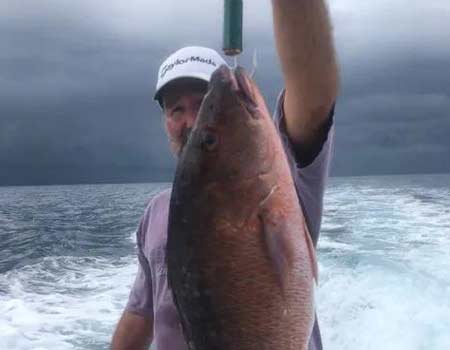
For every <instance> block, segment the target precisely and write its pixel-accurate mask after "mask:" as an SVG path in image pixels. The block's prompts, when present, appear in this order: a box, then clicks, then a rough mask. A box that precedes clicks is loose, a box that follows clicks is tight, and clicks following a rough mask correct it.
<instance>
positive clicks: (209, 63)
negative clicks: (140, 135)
mask: <svg viewBox="0 0 450 350" xmlns="http://www.w3.org/2000/svg"><path fill="white" fill-rule="evenodd" d="M223 64H225V65H227V63H226V62H225V60H224V59H223V58H222V56H220V55H219V54H218V53H217V51H215V50H213V49H209V48H207V47H201V46H188V47H184V48H182V49H180V50H178V51H176V52H175V53H173V54H172V55H170V56H169V57H168V58H166V60H165V61H164V62H163V63H162V64H161V67H159V72H158V82H157V83H156V92H155V96H154V99H155V100H157V101H158V102H159V103H160V104H161V100H160V98H161V91H162V89H163V88H164V87H165V86H166V85H167V84H168V83H170V82H171V81H174V80H175V79H179V78H197V79H200V80H204V81H206V82H209V80H210V79H211V75H212V73H213V72H214V71H215V70H216V69H217V68H219V67H220V66H221V65H223Z"/></svg>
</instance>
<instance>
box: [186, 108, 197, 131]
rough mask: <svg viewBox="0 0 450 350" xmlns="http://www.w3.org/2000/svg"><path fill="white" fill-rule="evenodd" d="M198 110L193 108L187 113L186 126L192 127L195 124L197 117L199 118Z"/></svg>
mask: <svg viewBox="0 0 450 350" xmlns="http://www.w3.org/2000/svg"><path fill="white" fill-rule="evenodd" d="M197 113H198V111H194V110H191V111H189V113H188V114H187V115H186V126H187V127H188V128H189V129H190V128H192V127H193V126H194V123H195V119H197Z"/></svg>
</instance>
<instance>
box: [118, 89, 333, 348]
mask: <svg viewBox="0 0 450 350" xmlns="http://www.w3.org/2000/svg"><path fill="white" fill-rule="evenodd" d="M283 101H284V93H282V94H281V95H280V97H279V98H278V101H277V108H276V111H275V115H274V120H275V124H276V126H277V128H278V130H279V133H280V137H281V139H282V141H283V145H284V148H285V151H286V154H287V155H288V159H289V161H290V164H291V169H292V172H293V176H294V180H295V185H296V189H297V193H298V195H299V200H300V203H301V206H302V208H303V211H304V214H305V218H306V221H307V224H308V228H309V231H310V233H311V236H312V239H313V242H314V244H317V240H318V238H319V231H320V224H321V219H322V202H323V194H324V189H325V182H326V179H327V177H328V168H329V164H330V159H331V155H332V149H333V138H334V127H333V113H334V111H331V113H330V116H329V121H328V123H327V125H326V126H324V128H326V129H325V130H324V133H323V140H322V142H321V143H320V144H319V148H318V149H317V150H316V151H315V152H314V153H315V154H313V158H312V159H311V160H310V161H309V162H308V163H310V164H307V165H306V166H301V165H300V164H301V163H302V161H303V160H301V159H300V158H299V157H298V156H296V153H298V152H296V151H297V148H296V147H295V146H294V145H292V144H291V143H290V142H289V140H288V138H287V135H286V132H285V127H284V111H283ZM170 191H171V190H170V189H168V190H165V191H163V192H161V193H160V194H158V195H156V196H155V197H153V198H152V200H151V201H150V203H149V205H148V206H147V209H146V210H145V213H144V216H143V217H142V220H141V222H140V225H139V229H138V231H137V247H138V249H137V250H138V259H139V268H138V273H137V276H136V280H135V282H134V286H133V288H132V290H131V293H130V297H129V300H128V304H127V306H126V310H127V311H129V312H133V313H136V314H139V315H142V316H145V317H148V318H152V319H153V320H154V329H153V334H154V338H153V348H155V349H157V350H187V345H186V343H185V341H184V338H183V334H182V329H181V324H180V322H179V319H178V314H177V310H176V308H175V305H174V303H173V300H172V293H171V291H170V289H169V287H168V285H167V267H166V265H165V247H166V239H167V223H168V215H169V202H170ZM320 349H322V343H321V337H320V331H319V327H318V324H317V318H316V321H315V324H314V328H313V333H312V335H311V339H310V344H309V350H320Z"/></svg>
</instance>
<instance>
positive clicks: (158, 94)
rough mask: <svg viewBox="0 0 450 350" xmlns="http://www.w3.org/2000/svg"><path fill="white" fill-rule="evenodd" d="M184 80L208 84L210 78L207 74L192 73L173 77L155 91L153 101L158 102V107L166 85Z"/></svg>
mask: <svg viewBox="0 0 450 350" xmlns="http://www.w3.org/2000/svg"><path fill="white" fill-rule="evenodd" d="M186 78H192V79H198V80H202V81H204V82H206V83H209V80H210V78H211V76H209V75H208V74H204V73H192V74H185V75H181V76H177V77H174V78H173V79H170V80H168V81H166V82H165V83H164V84H163V85H161V86H160V87H159V89H158V90H156V92H155V95H154V96H153V99H154V100H155V101H158V102H159V105H160V106H161V107H162V101H161V97H162V92H163V91H164V88H165V87H167V85H169V84H171V83H173V82H175V81H177V80H180V79H186Z"/></svg>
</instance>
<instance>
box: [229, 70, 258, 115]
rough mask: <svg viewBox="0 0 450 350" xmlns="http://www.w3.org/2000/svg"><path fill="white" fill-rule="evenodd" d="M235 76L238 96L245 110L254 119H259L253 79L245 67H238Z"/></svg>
mask: <svg viewBox="0 0 450 350" xmlns="http://www.w3.org/2000/svg"><path fill="white" fill-rule="evenodd" d="M234 76H235V78H236V81H237V84H238V87H239V90H238V95H239V98H240V100H241V101H242V102H243V104H244V106H245V108H246V109H247V111H248V112H249V113H250V115H251V116H252V117H253V118H254V119H258V117H259V113H257V112H258V110H259V108H258V103H257V102H256V101H257V100H256V96H255V91H254V88H253V85H252V84H251V79H250V77H249V75H248V74H247V72H246V71H245V69H244V68H243V67H240V66H238V67H236V69H235V72H234Z"/></svg>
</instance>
